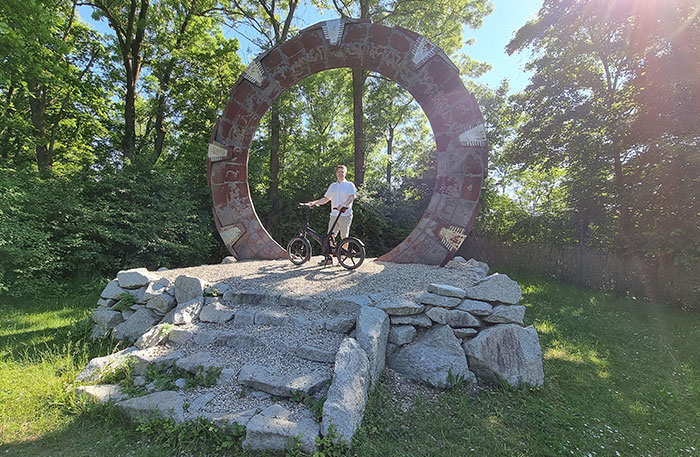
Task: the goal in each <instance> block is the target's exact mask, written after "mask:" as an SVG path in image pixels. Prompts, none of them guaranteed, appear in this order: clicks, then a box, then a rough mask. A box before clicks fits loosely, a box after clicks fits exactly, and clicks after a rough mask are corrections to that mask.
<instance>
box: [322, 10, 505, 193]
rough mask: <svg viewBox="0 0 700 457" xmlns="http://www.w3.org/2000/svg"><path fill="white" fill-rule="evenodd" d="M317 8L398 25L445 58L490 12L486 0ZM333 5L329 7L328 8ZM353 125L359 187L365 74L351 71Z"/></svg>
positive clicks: (362, 177) (363, 152)
mask: <svg viewBox="0 0 700 457" xmlns="http://www.w3.org/2000/svg"><path fill="white" fill-rule="evenodd" d="M315 3H316V4H317V5H318V6H320V7H322V8H327V9H335V10H336V11H337V12H338V14H340V16H341V17H356V18H359V19H369V20H370V21H372V22H373V23H375V24H384V25H387V26H401V27H405V28H407V29H410V30H414V31H416V32H418V33H420V34H421V35H423V36H425V37H426V38H428V39H429V40H431V41H432V42H433V43H435V44H436V45H437V46H439V47H440V48H441V49H442V50H443V51H445V52H446V53H447V54H448V55H449V54H451V53H453V52H454V51H456V50H457V49H458V48H459V47H460V45H461V43H462V27H463V26H464V25H465V24H466V25H469V26H470V27H473V28H478V27H480V26H481V21H482V19H483V18H484V17H485V16H486V15H488V14H490V13H491V10H492V6H491V3H490V2H489V1H488V0H458V1H455V0H435V1H430V2H422V1H416V0H393V1H388V2H385V1H381V0H356V1H353V0H348V1H345V0H333V1H332V2H329V1H327V0H317V1H316V2H315ZM331 3H332V5H331ZM352 75H353V84H352V87H353V126H354V134H355V140H354V141H355V184H356V185H357V186H358V187H359V186H361V185H362V184H363V182H364V180H365V155H366V152H367V139H366V138H365V128H364V122H365V115H364V108H363V103H364V90H365V83H366V80H367V75H368V73H367V71H366V70H363V69H361V68H353V69H352Z"/></svg>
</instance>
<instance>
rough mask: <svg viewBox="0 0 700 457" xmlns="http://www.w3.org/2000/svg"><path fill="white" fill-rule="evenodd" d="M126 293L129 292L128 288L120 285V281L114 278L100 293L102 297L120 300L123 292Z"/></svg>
mask: <svg viewBox="0 0 700 457" xmlns="http://www.w3.org/2000/svg"><path fill="white" fill-rule="evenodd" d="M124 293H127V291H126V289H123V288H121V287H119V281H117V280H116V279H113V280H111V281H110V282H109V283H108V284H107V286H106V287H105V288H104V289H103V290H102V292H101V293H100V298H104V299H111V300H119V299H120V298H121V294H124Z"/></svg>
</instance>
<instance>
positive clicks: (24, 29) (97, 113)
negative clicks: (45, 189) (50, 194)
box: [0, 0, 109, 177]
mask: <svg viewBox="0 0 700 457" xmlns="http://www.w3.org/2000/svg"><path fill="white" fill-rule="evenodd" d="M3 25H4V27H3ZM0 44H1V46H0V47H1V48H2V49H3V50H4V58H3V66H2V69H1V70H0V93H2V94H3V96H2V97H1V98H2V102H0V103H1V105H0V106H2V110H1V112H0V138H2V139H3V141H2V143H3V145H4V147H2V148H0V149H2V156H3V158H4V159H5V161H4V162H5V164H6V165H9V163H7V160H8V159H10V157H11V156H14V159H13V162H14V166H15V167H24V166H25V165H23V164H28V163H31V162H34V163H35V164H36V166H37V168H38V170H39V173H40V175H41V176H42V177H48V176H49V175H50V174H51V172H52V171H53V169H54V162H55V160H56V156H57V154H59V155H60V156H61V166H59V168H64V169H65V166H66V165H68V163H67V162H71V161H82V160H84V158H85V157H86V155H89V154H90V151H91V150H92V147H91V146H90V144H89V143H90V142H91V138H89V137H90V136H92V135H96V134H98V130H99V122H100V120H101V119H102V118H103V117H104V106H109V102H108V101H106V100H105V99H106V97H108V93H106V92H105V90H104V89H103V87H104V85H103V84H101V78H100V77H99V76H97V75H96V74H95V73H94V71H93V70H94V67H95V66H96V64H97V63H98V62H100V61H101V59H102V58H103V57H104V50H103V48H102V45H101V43H100V39H99V36H98V35H97V34H96V33H95V32H94V31H92V30H90V29H89V28H88V27H86V25H85V24H84V23H82V22H80V21H78V20H77V19H76V3H75V2H74V1H73V2H68V1H60V2H57V3H53V2H52V3H48V2H44V1H40V0H29V1H16V0H8V2H4V3H3V5H2V6H1V7H0ZM27 150H31V151H32V155H33V158H32V159H30V158H29V157H28V156H26V155H25V154H24V151H27ZM68 168H71V166H70V165H68Z"/></svg>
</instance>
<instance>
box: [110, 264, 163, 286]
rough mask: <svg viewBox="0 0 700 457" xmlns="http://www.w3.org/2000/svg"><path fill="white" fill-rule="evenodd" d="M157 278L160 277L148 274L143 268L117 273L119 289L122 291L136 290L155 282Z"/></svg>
mask: <svg viewBox="0 0 700 457" xmlns="http://www.w3.org/2000/svg"><path fill="white" fill-rule="evenodd" d="M159 278H160V276H158V275H156V274H153V273H151V272H149V271H148V270H147V269H145V268H132V269H131V270H122V271H120V272H119V273H117V281H118V282H119V287H122V288H124V289H138V288H139V287H143V286H147V285H148V284H149V283H151V282H154V281H157V280H158V279H159Z"/></svg>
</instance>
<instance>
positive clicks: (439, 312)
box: [425, 307, 481, 328]
mask: <svg viewBox="0 0 700 457" xmlns="http://www.w3.org/2000/svg"><path fill="white" fill-rule="evenodd" d="M425 314H427V315H428V317H429V318H430V319H431V320H432V321H434V322H435V323H436V324H441V325H449V326H450V327H452V328H464V327H480V326H481V322H480V321H479V319H477V318H476V317H474V316H472V315H471V314H469V313H468V312H466V311H459V310H456V309H444V308H437V307H436V308H431V309H429V310H428V311H426V313H425Z"/></svg>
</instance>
